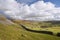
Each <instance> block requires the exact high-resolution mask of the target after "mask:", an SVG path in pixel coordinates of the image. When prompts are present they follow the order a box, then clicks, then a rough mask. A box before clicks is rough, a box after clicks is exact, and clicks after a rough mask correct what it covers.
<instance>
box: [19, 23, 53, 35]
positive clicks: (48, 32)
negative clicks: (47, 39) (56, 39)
mask: <svg viewBox="0 0 60 40" xmlns="http://www.w3.org/2000/svg"><path fill="white" fill-rule="evenodd" d="M20 25H21V26H22V27H23V28H24V29H25V30H27V31H30V32H35V33H43V34H49V35H53V32H51V31H37V30H31V29H28V28H26V27H25V26H24V25H22V24H20Z"/></svg>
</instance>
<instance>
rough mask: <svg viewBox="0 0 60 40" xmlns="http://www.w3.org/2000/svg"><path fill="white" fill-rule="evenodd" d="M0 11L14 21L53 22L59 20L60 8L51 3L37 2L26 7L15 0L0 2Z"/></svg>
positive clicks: (1, 0)
mask: <svg viewBox="0 0 60 40" xmlns="http://www.w3.org/2000/svg"><path fill="white" fill-rule="evenodd" d="M0 10H3V11H4V13H5V14H6V15H8V16H9V17H12V18H15V19H24V20H55V19H60V7H59V8H57V7H55V5H54V4H53V3H51V2H46V3H45V2H44V1H38V2H35V3H34V4H31V5H30V6H28V5H27V4H25V5H24V4H20V3H17V2H16V1H15V0H0Z"/></svg>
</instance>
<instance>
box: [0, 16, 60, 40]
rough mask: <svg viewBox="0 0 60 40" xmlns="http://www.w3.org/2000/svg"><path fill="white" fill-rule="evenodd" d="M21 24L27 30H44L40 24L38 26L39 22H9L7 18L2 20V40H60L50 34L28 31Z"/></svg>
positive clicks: (0, 25) (0, 24) (0, 33)
mask: <svg viewBox="0 0 60 40" xmlns="http://www.w3.org/2000/svg"><path fill="white" fill-rule="evenodd" d="M1 18H2V17H1ZM3 18H4V17H3ZM20 24H22V25H25V26H26V27H27V28H29V29H32V30H39V29H40V30H41V29H43V28H39V25H40V24H38V22H31V21H22V20H19V21H13V20H11V21H10V20H9V21H8V19H7V18H4V20H2V19H0V40H60V37H57V36H55V35H48V34H42V33H35V32H31V31H27V30H25V29H24V28H23V27H22V26H21V25H20ZM32 24H33V25H32ZM41 25H42V24H41ZM49 25H51V24H49ZM46 26H48V25H46ZM48 28H50V27H48ZM54 29H55V28H54ZM49 30H50V29H49ZM56 30H57V29H56ZM58 30H60V29H58ZM50 31H51V30H50Z"/></svg>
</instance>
